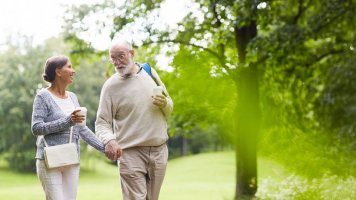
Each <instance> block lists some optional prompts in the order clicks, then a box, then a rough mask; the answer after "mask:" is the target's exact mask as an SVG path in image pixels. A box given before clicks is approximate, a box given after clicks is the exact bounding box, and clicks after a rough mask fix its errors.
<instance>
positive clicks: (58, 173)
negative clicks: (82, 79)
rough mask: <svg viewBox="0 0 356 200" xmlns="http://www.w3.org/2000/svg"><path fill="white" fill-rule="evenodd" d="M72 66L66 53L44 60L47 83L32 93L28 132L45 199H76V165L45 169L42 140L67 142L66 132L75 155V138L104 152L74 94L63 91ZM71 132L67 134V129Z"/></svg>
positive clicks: (70, 81)
mask: <svg viewBox="0 0 356 200" xmlns="http://www.w3.org/2000/svg"><path fill="white" fill-rule="evenodd" d="M74 73H75V71H74V69H73V68H72V65H71V63H70V61H69V59H68V57H66V56H54V57H51V58H49V59H47V61H46V64H45V68H44V74H43V78H44V80H45V81H47V82H49V83H50V86H49V87H47V88H43V89H41V90H40V91H38V93H37V94H36V97H35V99H34V103H33V111H32V133H33V134H34V135H35V136H42V137H37V152H36V159H37V160H36V169H37V170H36V171H37V175H38V178H39V179H40V181H41V183H42V187H43V190H44V192H45V195H46V199H51V200H71V199H76V194H77V185H78V178H79V170H80V166H79V164H75V165H69V166H65V167H59V168H54V169H48V168H47V166H46V164H45V161H44V146H45V143H44V139H45V141H46V142H47V144H48V145H49V146H54V145H59V144H65V143H68V141H69V137H70V135H72V142H73V143H75V144H76V146H77V151H78V155H80V154H79V150H80V147H79V138H82V139H83V140H84V141H85V142H87V143H88V144H89V145H91V146H93V147H94V148H95V149H97V150H98V151H100V152H104V145H103V143H102V142H101V141H100V140H98V138H97V137H96V136H95V134H94V133H93V132H92V131H91V130H90V129H89V128H88V127H87V126H85V125H78V124H79V123H81V122H83V121H84V120H85V118H84V116H81V115H79V114H78V112H79V111H80V110H77V109H75V108H77V107H80V105H79V102H78V99H77V96H76V95H75V94H74V93H73V92H70V91H67V86H68V85H70V84H71V83H72V82H73V76H74ZM71 127H73V129H72V134H70V129H71Z"/></svg>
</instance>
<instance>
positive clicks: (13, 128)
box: [0, 38, 65, 172]
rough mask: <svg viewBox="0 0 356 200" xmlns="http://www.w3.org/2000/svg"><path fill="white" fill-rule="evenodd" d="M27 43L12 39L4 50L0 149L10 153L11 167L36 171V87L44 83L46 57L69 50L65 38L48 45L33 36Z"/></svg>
mask: <svg viewBox="0 0 356 200" xmlns="http://www.w3.org/2000/svg"><path fill="white" fill-rule="evenodd" d="M23 41H24V42H23V43H22V44H20V45H18V46H17V45H14V44H11V43H8V49H7V50H6V51H4V52H2V53H1V54H0V87H1V88H2V89H1V91H0V96H1V99H0V109H1V112H0V113H1V114H0V119H1V124H0V131H1V133H2V136H1V138H0V153H6V154H5V155H6V160H7V161H8V163H9V167H10V168H11V169H13V170H16V171H21V172H34V171H35V164H34V157H35V150H36V146H35V143H36V138H35V137H33V135H32V133H31V117H32V102H33V98H34V96H35V94H36V90H37V89H38V88H41V87H43V86H44V82H43V81H42V73H43V66H44V62H45V61H46V59H47V58H48V57H49V56H51V55H53V54H59V53H65V51H64V48H63V45H62V42H61V40H59V39H49V40H48V41H47V43H46V45H43V46H37V47H35V46H33V45H32V40H31V39H30V38H23Z"/></svg>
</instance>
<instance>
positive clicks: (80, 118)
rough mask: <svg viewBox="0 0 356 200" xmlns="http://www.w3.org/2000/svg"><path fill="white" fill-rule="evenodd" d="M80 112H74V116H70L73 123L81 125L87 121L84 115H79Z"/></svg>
mask: <svg viewBox="0 0 356 200" xmlns="http://www.w3.org/2000/svg"><path fill="white" fill-rule="evenodd" d="M79 111H80V109H77V110H74V111H73V112H72V114H71V115H70V118H71V119H72V122H74V123H76V124H77V123H81V122H83V121H84V120H85V116H82V115H78V112H79Z"/></svg>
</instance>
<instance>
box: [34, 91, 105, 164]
mask: <svg viewBox="0 0 356 200" xmlns="http://www.w3.org/2000/svg"><path fill="white" fill-rule="evenodd" d="M68 94H69V97H70V98H71V100H72V102H73V104H74V106H75V107H80V105H79V102H78V99H77V96H76V95H75V94H74V93H73V92H69V91H68ZM71 126H74V127H73V133H72V142H73V143H75V144H76V145H77V151H78V155H79V153H80V143H79V138H82V139H83V140H84V141H85V142H86V143H88V144H89V145H91V146H92V147H94V148H95V149H97V150H98V151H101V152H104V144H103V143H102V142H101V141H100V140H99V139H98V138H97V137H96V136H95V134H94V133H93V132H92V131H91V130H90V129H89V128H88V127H87V126H83V125H76V124H75V123H74V122H72V120H71V116H70V115H65V114H64V112H63V111H62V110H61V108H60V107H59V106H58V105H57V103H56V102H55V101H54V99H53V98H52V97H51V94H50V93H49V91H48V89H41V90H39V91H38V92H37V94H36V96H35V99H34V102H33V111H32V123H31V129H32V134H33V135H34V136H44V137H45V139H46V142H47V144H48V145H49V146H54V145H59V144H65V143H68V142H69V136H70V127H71ZM36 145H37V152H36V158H37V159H44V156H43V154H44V151H43V149H44V146H45V145H44V142H43V139H42V137H37V142H36Z"/></svg>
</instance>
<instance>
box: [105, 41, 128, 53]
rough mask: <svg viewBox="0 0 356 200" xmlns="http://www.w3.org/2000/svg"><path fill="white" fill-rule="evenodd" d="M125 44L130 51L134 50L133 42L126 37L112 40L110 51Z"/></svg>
mask: <svg viewBox="0 0 356 200" xmlns="http://www.w3.org/2000/svg"><path fill="white" fill-rule="evenodd" d="M123 45H125V46H126V47H127V49H128V50H129V51H130V50H132V44H131V42H129V41H128V40H126V39H118V40H113V41H112V42H111V44H110V48H109V51H110V50H111V49H112V48H113V47H115V46H123Z"/></svg>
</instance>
